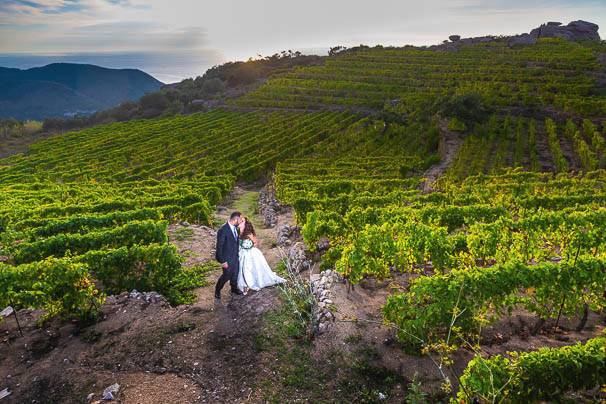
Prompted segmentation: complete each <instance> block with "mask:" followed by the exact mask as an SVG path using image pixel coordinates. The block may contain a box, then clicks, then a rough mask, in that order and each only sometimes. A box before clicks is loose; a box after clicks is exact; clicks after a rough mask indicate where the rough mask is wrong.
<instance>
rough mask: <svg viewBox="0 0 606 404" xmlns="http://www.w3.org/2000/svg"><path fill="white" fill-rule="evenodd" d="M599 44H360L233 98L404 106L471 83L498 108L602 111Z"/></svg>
mask: <svg viewBox="0 0 606 404" xmlns="http://www.w3.org/2000/svg"><path fill="white" fill-rule="evenodd" d="M603 52H604V46H603V45H602V46H597V45H592V44H579V43H574V42H567V41H564V40H560V39H541V40H540V41H539V43H538V44H537V45H533V46H525V47H509V46H508V45H507V42H506V41H494V42H489V43H485V44H477V45H473V46H465V47H462V48H461V49H460V50H458V51H457V52H447V51H434V50H422V49H418V48H413V47H410V48H397V49H396V48H383V47H376V48H364V47H362V48H360V49H353V50H350V51H345V52H342V53H341V54H338V55H336V56H334V57H330V58H328V59H327V60H326V61H325V64H324V66H312V67H304V68H299V69H295V70H294V71H292V72H288V73H285V74H283V75H281V76H279V77H276V78H274V79H273V80H270V81H269V82H268V83H267V84H266V85H264V86H262V87H260V88H259V89H258V90H256V91H254V92H252V93H250V94H249V95H247V96H244V97H242V98H240V99H238V100H236V101H235V104H237V105H242V106H253V107H276V106H279V107H284V108H305V109H323V108H346V107H358V108H366V109H374V110H381V109H383V108H384V106H385V105H386V104H388V105H389V104H392V103H393V104H397V105H401V107H402V108H403V109H404V110H411V109H413V108H415V107H420V106H423V105H424V104H425V103H426V102H427V100H431V99H432V98H435V97H440V96H444V95H448V94H451V93H453V92H467V91H474V92H478V93H481V94H482V95H484V96H485V97H486V98H487V99H489V100H490V101H491V102H494V103H495V104H496V105H498V106H499V107H503V108H556V109H558V110H561V111H565V112H567V113H571V114H581V115H586V116H592V117H600V116H603V115H604V114H605V113H606V100H605V98H604V83H605V82H604V80H605V73H604V66H603V65H602V64H601V63H600V62H599V60H598V55H600V54H601V53H603Z"/></svg>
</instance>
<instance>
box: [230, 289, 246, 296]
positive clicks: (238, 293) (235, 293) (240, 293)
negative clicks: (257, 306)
mask: <svg viewBox="0 0 606 404" xmlns="http://www.w3.org/2000/svg"><path fill="white" fill-rule="evenodd" d="M231 293H232V294H234V295H243V294H244V292H242V291H241V290H240V289H232V290H231Z"/></svg>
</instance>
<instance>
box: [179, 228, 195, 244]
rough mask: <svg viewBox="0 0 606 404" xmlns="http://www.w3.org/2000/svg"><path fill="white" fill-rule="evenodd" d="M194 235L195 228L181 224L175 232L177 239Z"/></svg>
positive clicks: (185, 238)
mask: <svg viewBox="0 0 606 404" xmlns="http://www.w3.org/2000/svg"><path fill="white" fill-rule="evenodd" d="M193 236H194V230H193V229H192V228H191V227H184V226H179V227H178V228H177V229H176V230H175V232H174V237H175V240H178V241H184V240H188V239H190V238H192V237H193Z"/></svg>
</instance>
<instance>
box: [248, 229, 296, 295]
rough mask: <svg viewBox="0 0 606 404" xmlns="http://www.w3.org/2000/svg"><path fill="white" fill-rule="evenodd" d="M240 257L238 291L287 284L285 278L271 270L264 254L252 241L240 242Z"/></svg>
mask: <svg viewBox="0 0 606 404" xmlns="http://www.w3.org/2000/svg"><path fill="white" fill-rule="evenodd" d="M239 256H240V272H239V273H238V289H240V290H241V291H243V292H246V291H247V290H248V289H252V290H260V289H263V288H265V287H268V286H273V285H277V284H279V283H284V282H286V280H285V279H284V278H281V277H280V276H279V275H278V274H276V273H275V272H274V271H272V270H271V268H270V267H269V264H268V263H267V261H266V260H265V257H264V256H263V253H262V252H261V250H259V249H258V248H257V247H255V246H254V245H253V242H252V240H249V239H247V240H240V253H239Z"/></svg>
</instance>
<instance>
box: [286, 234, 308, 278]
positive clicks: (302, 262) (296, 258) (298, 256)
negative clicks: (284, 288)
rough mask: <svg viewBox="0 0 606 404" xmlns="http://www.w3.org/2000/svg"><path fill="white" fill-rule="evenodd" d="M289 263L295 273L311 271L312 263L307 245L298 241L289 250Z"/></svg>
mask: <svg viewBox="0 0 606 404" xmlns="http://www.w3.org/2000/svg"><path fill="white" fill-rule="evenodd" d="M287 258H288V262H289V267H290V270H291V271H292V272H294V273H297V274H298V273H301V272H303V271H305V270H308V269H311V266H312V262H311V260H310V259H309V258H308V257H307V254H306V252H305V244H303V243H302V242H300V241H298V242H296V243H295V244H293V246H292V247H290V249H289V250H288V257H287Z"/></svg>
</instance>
